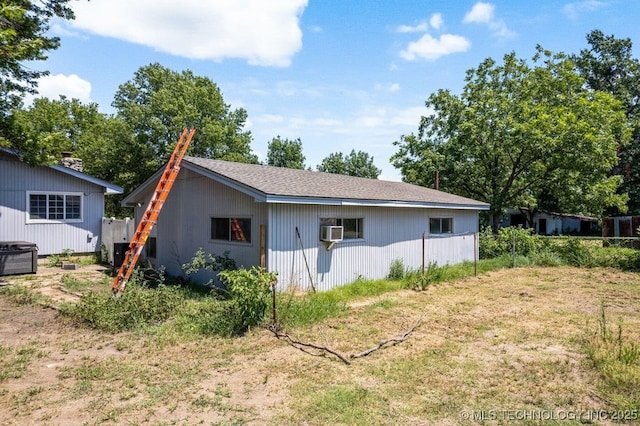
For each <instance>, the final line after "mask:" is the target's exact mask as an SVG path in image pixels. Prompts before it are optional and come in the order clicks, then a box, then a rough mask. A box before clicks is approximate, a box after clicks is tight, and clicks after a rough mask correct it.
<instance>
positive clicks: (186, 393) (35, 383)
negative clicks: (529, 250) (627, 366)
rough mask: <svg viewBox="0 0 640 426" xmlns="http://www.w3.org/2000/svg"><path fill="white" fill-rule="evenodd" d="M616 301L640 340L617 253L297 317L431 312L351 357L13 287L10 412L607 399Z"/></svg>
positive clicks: (370, 327)
mask: <svg viewBox="0 0 640 426" xmlns="http://www.w3.org/2000/svg"><path fill="white" fill-rule="evenodd" d="M35 287H37V286H35ZM603 302H604V304H605V306H606V308H607V315H608V317H609V318H610V319H611V321H612V322H615V321H617V320H618V319H619V318H621V317H623V318H624V322H623V324H624V333H625V335H626V336H627V337H628V338H630V339H635V341H636V342H637V341H640V278H639V276H638V275H637V274H633V273H622V272H619V271H616V270H609V269H590V270H582V269H575V268H548V269H544V268H524V269H511V270H501V271H497V272H491V273H488V274H486V275H483V276H480V277H477V278H471V279H466V280H461V281H457V282H453V283H441V284H437V285H433V286H431V287H429V288H428V289H427V290H426V291H424V292H414V291H408V290H407V291H398V292H393V293H386V294H383V295H380V296H377V297H375V298H371V299H368V300H365V301H362V300H358V302H357V303H354V304H351V305H350V308H349V309H348V310H347V312H346V313H344V314H341V315H339V316H338V317H337V318H332V319H329V320H326V321H324V322H322V323H320V324H317V325H314V326H310V327H299V328H296V329H293V330H288V331H289V332H290V333H291V334H292V335H295V336H296V337H298V338H300V339H303V340H309V341H314V342H317V343H320V344H324V345H327V346H330V347H332V348H334V349H336V350H338V351H340V352H341V353H345V354H351V353H356V352H359V351H361V350H364V349H366V348H369V347H371V346H373V345H375V344H376V343H378V342H379V341H380V340H383V339H385V338H388V337H390V336H393V335H394V334H399V333H401V332H402V331H404V330H406V329H407V328H409V327H410V326H411V325H413V324H414V322H415V321H416V319H418V318H420V317H422V318H423V319H422V325H421V326H420V327H419V328H418V329H417V330H416V331H415V332H414V333H413V335H412V336H411V338H410V339H409V340H408V341H406V342H403V343H401V344H399V345H396V346H392V347H388V348H385V349H383V350H380V351H377V352H374V353H373V354H371V355H370V356H368V357H365V358H361V359H358V360H354V362H353V363H352V365H350V366H347V365H344V364H342V363H340V362H338V361H336V360H335V359H331V358H323V357H312V356H309V355H307V354H304V353H301V352H300V351H297V350H295V349H294V348H292V347H289V346H287V345H286V344H285V343H283V342H280V341H277V340H276V339H274V338H273V337H272V335H271V334H270V333H269V332H268V331H266V330H254V331H252V332H251V333H249V334H248V335H247V336H245V337H242V338H238V339H220V338H201V339H198V340H187V339H185V338H184V337H183V336H178V335H175V334H172V333H169V332H166V330H167V329H166V328H158V329H155V330H151V331H149V332H145V333H139V334H131V333H127V334H116V335H109V334H102V333H97V332H94V331H90V330H87V329H78V328H73V327H70V326H68V325H65V324H64V323H63V322H61V321H60V320H59V319H57V318H56V315H55V312H54V311H52V310H46V309H42V308H39V307H34V306H14V305H12V304H11V303H10V301H9V299H7V298H6V297H0V363H1V364H0V418H1V419H3V420H2V421H3V424H9V425H14V424H15V425H22V424H167V425H168V424H179V425H182V424H184V425H187V424H207V425H208V424H301V423H304V424H310V425H312V424H390V423H394V424H452V425H454V424H460V423H461V422H462V423H463V420H464V419H462V418H461V413H462V412H468V411H469V410H471V411H473V410H476V411H478V410H497V411H498V412H501V410H520V409H522V410H556V411H558V410H566V411H571V410H574V411H580V410H597V409H607V408H612V406H611V405H610V404H611V401H609V400H608V398H607V395H608V394H607V390H606V389H605V388H604V387H603V385H602V380H601V376H600V373H599V372H598V371H597V370H595V369H594V368H593V367H592V365H591V363H590V362H589V361H588V359H586V357H585V355H584V353H585V349H584V345H585V341H586V337H587V336H588V335H589V333H590V332H592V331H593V330H595V329H597V324H598V318H599V316H600V309H601V304H602V303H603ZM9 367H10V370H9V371H5V370H7V369H8V368H9ZM3 372H4V373H5V374H4V375H3ZM487 412H488V411H487ZM506 422H507V421H506V420H505V419H500V418H497V419H494V420H492V421H490V422H488V423H489V424H492V423H494V424H497V423H506ZM533 423H535V422H533ZM469 424H471V421H470V422H469ZM562 424H563V425H565V424H572V422H570V421H569V422H568V421H564V422H562ZM576 424H577V423H576Z"/></svg>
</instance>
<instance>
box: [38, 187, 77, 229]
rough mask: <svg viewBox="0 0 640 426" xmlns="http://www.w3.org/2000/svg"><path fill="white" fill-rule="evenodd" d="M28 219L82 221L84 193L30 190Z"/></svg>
mask: <svg viewBox="0 0 640 426" xmlns="http://www.w3.org/2000/svg"><path fill="white" fill-rule="evenodd" d="M27 203H28V209H29V216H28V221H30V222H40V221H55V222H82V194H81V193H60V192H28V193H27Z"/></svg>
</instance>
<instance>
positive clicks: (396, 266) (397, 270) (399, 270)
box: [387, 259, 406, 280]
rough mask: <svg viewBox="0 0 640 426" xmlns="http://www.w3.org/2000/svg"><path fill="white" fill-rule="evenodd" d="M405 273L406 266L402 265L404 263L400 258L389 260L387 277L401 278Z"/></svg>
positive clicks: (392, 278) (391, 278)
mask: <svg viewBox="0 0 640 426" xmlns="http://www.w3.org/2000/svg"><path fill="white" fill-rule="evenodd" d="M405 273H406V268H405V267H404V263H403V262H402V259H394V261H393V262H391V266H390V267H389V275H388V276H387V278H389V279H390V280H401V279H402V278H403V277H404V274H405Z"/></svg>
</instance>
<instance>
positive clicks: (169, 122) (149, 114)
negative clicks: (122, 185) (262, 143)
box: [112, 63, 258, 184]
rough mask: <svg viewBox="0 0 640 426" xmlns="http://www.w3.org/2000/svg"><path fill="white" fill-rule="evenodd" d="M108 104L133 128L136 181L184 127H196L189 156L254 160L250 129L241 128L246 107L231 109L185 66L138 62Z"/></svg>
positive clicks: (152, 168) (211, 84)
mask: <svg viewBox="0 0 640 426" xmlns="http://www.w3.org/2000/svg"><path fill="white" fill-rule="evenodd" d="M112 106H113V107H114V108H115V109H116V110H117V117H118V118H120V119H122V120H123V121H124V122H125V123H127V124H128V125H129V127H130V128H131V130H132V134H133V138H134V141H135V145H134V149H135V150H136V151H137V155H138V158H139V160H138V165H137V167H136V169H135V170H134V172H135V173H136V174H137V178H136V181H137V183H138V184H139V183H142V182H143V181H144V180H145V179H146V178H148V177H149V176H150V175H151V174H153V173H154V172H155V171H156V170H157V169H158V168H159V167H160V166H161V165H162V164H163V163H164V162H165V161H166V160H167V159H168V158H169V156H170V155H171V152H172V151H173V148H174V147H175V144H176V142H177V139H178V136H179V135H180V133H181V132H182V130H183V129H184V128H186V127H195V128H196V134H195V136H194V139H193V141H192V142H191V145H190V147H189V154H190V155H195V156H200V157H204V158H217V159H222V160H229V161H237V162H246V163H257V162H258V158H257V157H256V156H255V155H254V154H252V152H251V147H250V143H251V133H250V132H249V131H246V130H244V125H245V123H246V120H247V113H246V111H245V110H244V109H242V108H239V109H234V110H232V109H231V108H230V106H229V105H227V104H225V103H224V99H223V98H222V94H221V93H220V90H219V89H218V86H217V85H216V84H215V83H214V82H213V81H211V80H210V79H209V78H206V77H200V76H196V75H194V74H193V73H192V72H191V71H189V70H187V71H182V72H175V71H172V70H170V69H168V68H165V67H163V66H161V65H160V64H158V63H154V64H150V65H147V66H143V67H141V68H140V69H138V71H136V73H135V75H134V77H133V79H132V80H130V81H128V82H126V83H124V84H122V85H120V87H119V88H118V91H117V93H116V94H115V98H114V101H113V103H112Z"/></svg>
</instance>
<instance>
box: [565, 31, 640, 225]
mask: <svg viewBox="0 0 640 426" xmlns="http://www.w3.org/2000/svg"><path fill="white" fill-rule="evenodd" d="M587 42H588V43H589V45H590V47H589V48H588V49H583V50H582V51H581V52H580V55H575V56H573V57H572V58H573V60H574V61H575V63H576V67H577V69H578V72H579V73H580V75H582V76H583V77H584V79H585V81H586V84H587V86H588V87H589V88H591V89H593V90H600V91H604V92H608V93H611V94H612V95H613V96H615V97H616V99H618V100H620V102H622V104H623V106H624V108H625V112H626V116H627V120H628V121H629V125H630V126H631V127H632V129H633V135H632V138H631V142H630V143H629V144H628V145H627V146H620V148H619V150H618V156H619V163H618V164H617V165H616V167H614V169H613V173H614V174H621V175H622V176H623V183H622V185H621V187H620V192H622V193H624V192H628V193H629V202H628V207H629V211H630V213H632V214H640V84H639V83H638V81H639V80H640V61H638V59H636V58H634V57H633V56H632V52H631V48H632V43H631V40H630V39H628V38H626V39H616V38H615V37H614V36H605V35H604V34H603V33H602V31H600V30H593V31H591V32H590V33H589V34H587Z"/></svg>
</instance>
